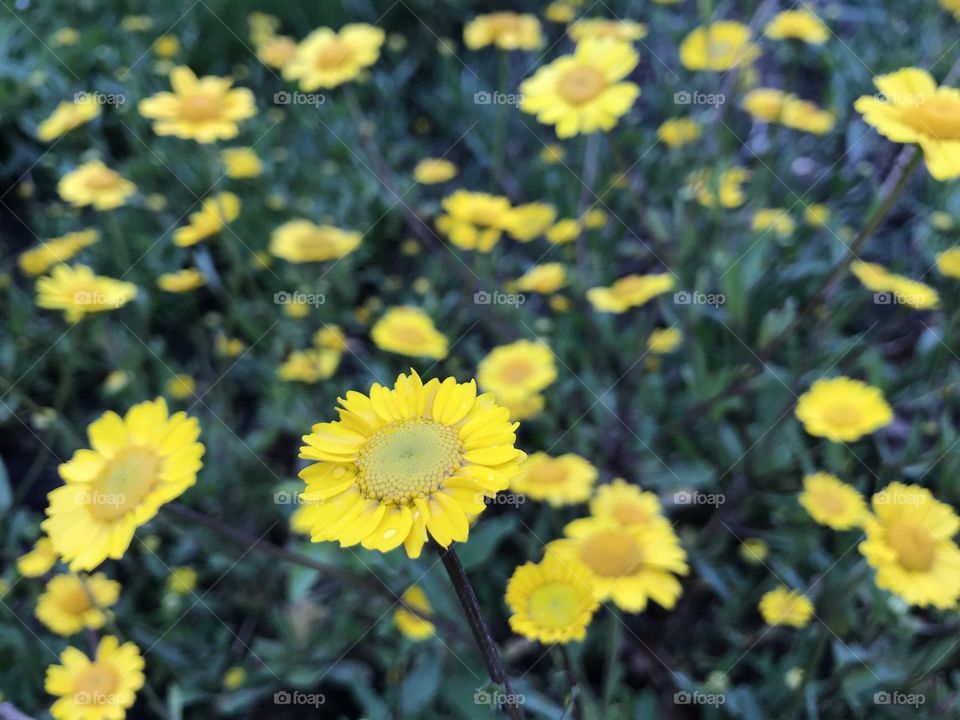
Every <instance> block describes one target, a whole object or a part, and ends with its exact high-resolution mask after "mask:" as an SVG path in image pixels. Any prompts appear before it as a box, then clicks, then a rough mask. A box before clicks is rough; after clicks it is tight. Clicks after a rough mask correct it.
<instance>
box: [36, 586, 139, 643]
mask: <svg viewBox="0 0 960 720" xmlns="http://www.w3.org/2000/svg"><path fill="white" fill-rule="evenodd" d="M119 598H120V583H118V582H116V581H115V580H109V579H107V576H106V575H104V574H103V573H97V574H96V575H91V576H89V577H82V576H80V575H74V574H73V573H69V574H64V575H55V576H54V577H52V578H51V579H50V582H48V583H47V586H46V588H45V589H44V591H43V594H42V595H41V596H40V598H39V599H38V600H37V610H36V616H37V620H39V621H40V622H42V623H43V624H44V625H46V626H47V627H48V628H49V629H50V630H51V631H53V632H55V633H56V634H57V635H63V636H68V635H75V634H77V633H78V632H80V631H81V630H85V629H88V628H89V629H91V630H98V629H100V628H102V627H103V625H104V623H105V622H106V621H107V617H108V615H107V613H106V612H104V611H105V610H106V609H107V608H109V607H111V606H113V605H114V604H116V602H117V600H118V599H119Z"/></svg>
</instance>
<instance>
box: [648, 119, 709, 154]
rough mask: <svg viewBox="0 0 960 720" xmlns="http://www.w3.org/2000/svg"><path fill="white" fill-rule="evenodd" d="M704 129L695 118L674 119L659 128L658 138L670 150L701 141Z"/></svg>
mask: <svg viewBox="0 0 960 720" xmlns="http://www.w3.org/2000/svg"><path fill="white" fill-rule="evenodd" d="M702 134H703V128H702V127H701V126H700V123H698V122H697V121H696V120H694V119H693V118H672V119H670V120H667V121H666V122H664V123H663V124H662V125H660V127H659V128H657V137H658V138H659V139H660V142H662V143H663V144H664V145H666V146H667V147H670V148H679V147H683V146H684V145H689V144H690V143H692V142H695V141H696V140H699V139H700V136H701V135H702Z"/></svg>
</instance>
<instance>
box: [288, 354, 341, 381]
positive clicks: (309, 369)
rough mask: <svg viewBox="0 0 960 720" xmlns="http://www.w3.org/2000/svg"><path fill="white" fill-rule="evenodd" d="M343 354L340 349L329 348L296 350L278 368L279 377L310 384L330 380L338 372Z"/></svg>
mask: <svg viewBox="0 0 960 720" xmlns="http://www.w3.org/2000/svg"><path fill="white" fill-rule="evenodd" d="M341 355H342V353H341V352H340V351H339V350H330V349H328V348H317V349H310V350H295V351H294V352H292V353H290V355H288V356H287V359H286V360H284V361H283V364H282V365H280V367H278V368H277V377H279V378H280V379H281V380H287V381H288V382H302V383H307V384H309V385H312V384H313V383H317V382H320V381H321V380H328V379H329V378H331V377H333V375H334V373H335V372H337V368H338V367H339V366H340V357H341Z"/></svg>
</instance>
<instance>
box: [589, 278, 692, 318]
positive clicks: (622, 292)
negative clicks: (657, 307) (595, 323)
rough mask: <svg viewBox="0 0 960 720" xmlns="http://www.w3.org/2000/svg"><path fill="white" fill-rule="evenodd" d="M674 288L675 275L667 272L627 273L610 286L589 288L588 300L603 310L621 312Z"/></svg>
mask: <svg viewBox="0 0 960 720" xmlns="http://www.w3.org/2000/svg"><path fill="white" fill-rule="evenodd" d="M673 288H674V281H673V276H672V275H668V274H666V273H664V274H659V275H627V276H626V277H622V278H620V279H619V280H617V281H616V282H615V283H613V285H611V286H610V287H595V288H590V289H589V290H587V300H589V301H590V304H591V305H593V307H595V308H596V309H597V310H600V311H601V312H610V313H616V314H620V313H623V312H626V311H627V310H629V309H630V308H632V307H638V306H640V305H644V304H645V303H648V302H650V301H651V300H653V298H655V297H657V296H658V295H663V294H664V293H668V292H670V291H671V290H673Z"/></svg>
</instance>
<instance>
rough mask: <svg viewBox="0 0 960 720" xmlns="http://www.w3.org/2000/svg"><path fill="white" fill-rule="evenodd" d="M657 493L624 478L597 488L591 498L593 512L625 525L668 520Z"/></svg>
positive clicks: (599, 516)
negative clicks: (644, 489)
mask: <svg viewBox="0 0 960 720" xmlns="http://www.w3.org/2000/svg"><path fill="white" fill-rule="evenodd" d="M662 512H663V510H662V508H661V506H660V500H659V498H657V495H656V493H652V492H644V491H643V490H641V489H640V488H639V487H638V486H637V485H634V484H632V483H628V482H627V481H626V480H624V479H623V478H614V479H613V482H610V483H607V484H606V485H601V486H600V487H598V488H597V494H596V495H595V496H594V498H593V499H592V500H591V501H590V514H591V515H593V516H594V517H598V518H602V519H604V520H613V521H614V522H616V523H617V524H619V525H622V526H623V527H633V526H635V525H648V524H650V523H658V522H667V520H666V518H664V517H663V515H662Z"/></svg>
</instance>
